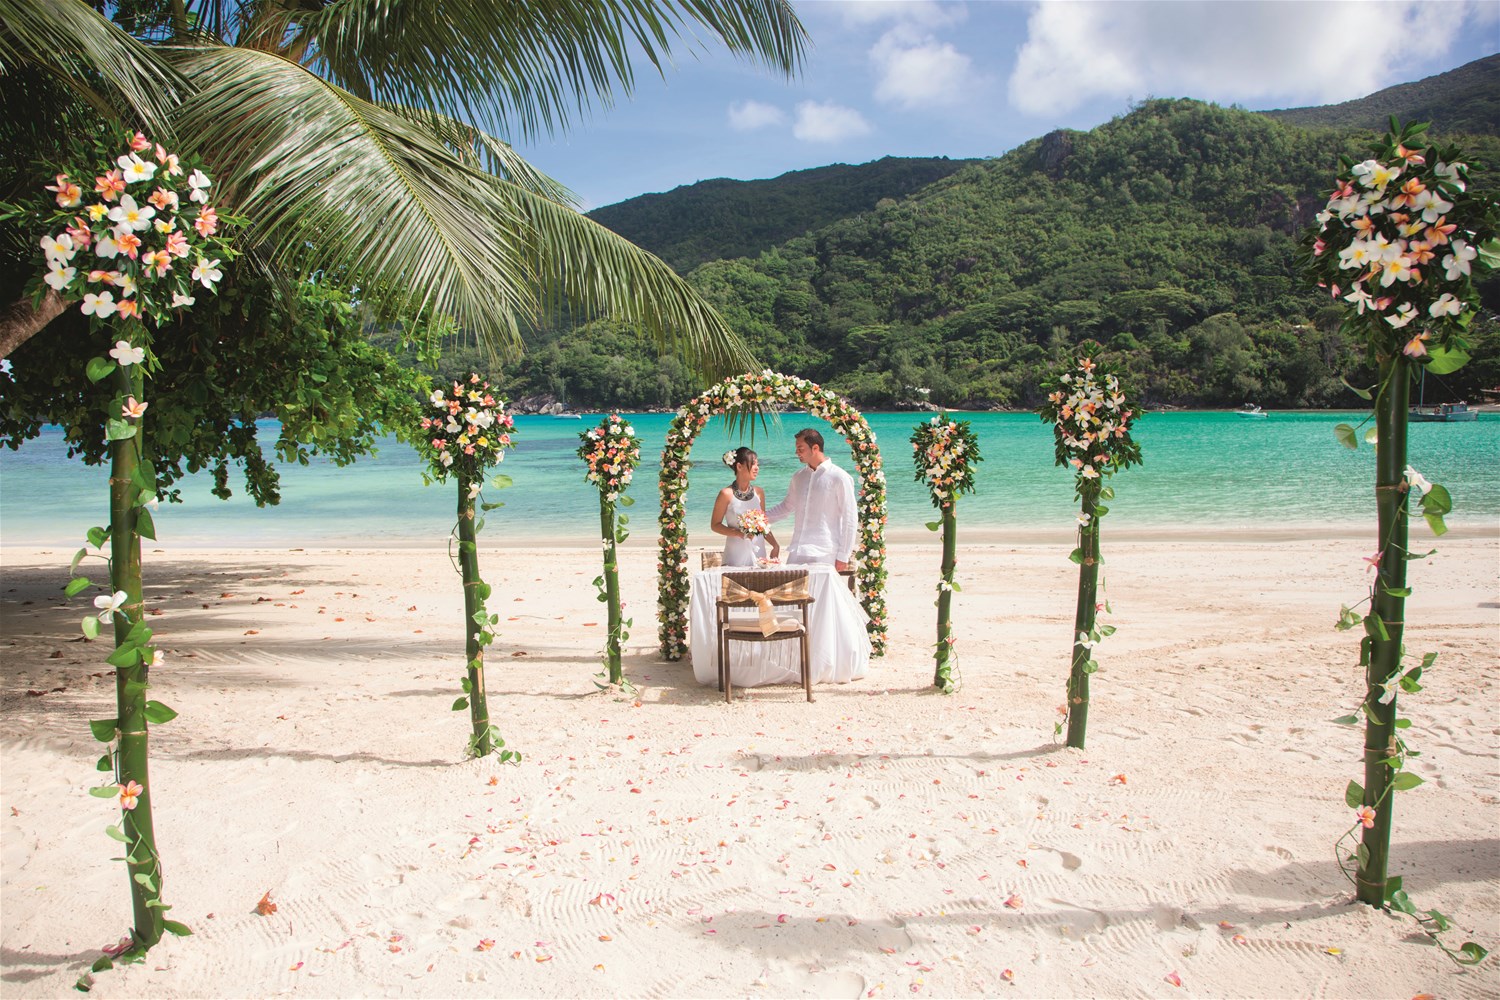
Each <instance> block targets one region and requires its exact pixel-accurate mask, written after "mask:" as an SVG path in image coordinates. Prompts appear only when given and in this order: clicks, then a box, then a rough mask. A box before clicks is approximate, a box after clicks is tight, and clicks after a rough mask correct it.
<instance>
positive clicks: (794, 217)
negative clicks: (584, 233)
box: [588, 156, 974, 274]
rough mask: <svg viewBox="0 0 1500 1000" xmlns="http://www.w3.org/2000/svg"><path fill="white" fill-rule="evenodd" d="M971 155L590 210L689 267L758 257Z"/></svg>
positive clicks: (696, 190) (727, 183)
mask: <svg viewBox="0 0 1500 1000" xmlns="http://www.w3.org/2000/svg"><path fill="white" fill-rule="evenodd" d="M972 162H974V161H973V160H950V159H948V158H947V157H946V156H939V157H931V158H925V159H919V158H903V157H896V156H887V157H886V158H885V159H882V160H875V161H874V162H872V163H861V164H859V165H858V166H850V165H848V164H846V163H835V164H832V165H831V166H827V167H815V168H813V169H811V170H794V171H792V172H790V173H785V174H782V175H781V176H780V177H775V178H772V179H770V180H762V181H733V180H729V179H727V178H723V177H721V178H718V179H716V180H711V181H700V182H699V183H697V184H689V185H684V186H683V187H679V188H675V189H674V190H672V191H668V192H667V193H665V194H647V195H642V196H640V197H639V198H631V199H629V200H628V201H622V202H620V203H618V204H615V205H606V206H604V207H603V208H596V209H594V210H593V211H592V212H589V213H588V215H589V218H591V219H593V220H594V221H595V222H598V223H600V224H601V225H604V226H607V227H609V228H610V229H613V230H614V231H615V232H617V233H619V234H620V235H621V236H623V237H625V238H626V239H628V240H630V242H632V243H634V244H635V245H636V246H638V247H642V248H644V249H646V250H650V251H651V252H652V253H654V254H656V255H657V256H658V257H660V258H661V259H662V260H664V261H666V262H667V263H668V264H670V265H671V266H672V267H674V268H676V269H677V270H678V271H679V272H681V273H683V274H686V273H687V272H688V271H691V270H692V269H693V268H695V267H697V266H698V265H699V264H703V263H706V262H708V261H711V260H721V259H724V258H733V257H753V256H754V255H756V254H758V253H760V252H761V251H763V250H769V249H770V248H771V247H773V246H776V245H777V244H778V243H782V242H785V241H786V240H789V239H791V238H792V237H794V236H801V235H802V234H803V233H806V232H810V231H812V230H814V229H821V228H822V227H823V226H826V225H828V224H829V223H831V222H835V221H837V220H838V219H842V218H844V217H846V216H850V215H854V214H856V213H859V212H866V211H869V210H870V209H873V208H874V207H875V206H876V205H877V204H878V203H879V202H880V201H881V200H883V199H888V198H904V197H906V196H907V195H909V194H911V193H912V192H914V191H917V190H919V189H921V188H924V187H926V186H927V185H928V184H931V183H932V182H934V181H938V180H941V179H942V178H944V177H947V176H948V175H949V174H951V173H953V172H954V171H956V170H958V169H959V168H961V167H963V166H966V165H967V164H969V163H972Z"/></svg>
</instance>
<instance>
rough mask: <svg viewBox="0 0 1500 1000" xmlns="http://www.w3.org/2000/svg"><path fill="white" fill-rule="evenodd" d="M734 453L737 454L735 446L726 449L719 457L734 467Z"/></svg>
mask: <svg viewBox="0 0 1500 1000" xmlns="http://www.w3.org/2000/svg"><path fill="white" fill-rule="evenodd" d="M734 455H735V450H734V449H733V448H731V449H729V450H728V451H726V452H725V453H724V454H722V455H720V456H719V459H720V460H721V461H722V462H723V463H724V464H725V465H727V466H729V467H730V468H731V469H732V468H734Z"/></svg>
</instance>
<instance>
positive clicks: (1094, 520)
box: [1068, 480, 1100, 750]
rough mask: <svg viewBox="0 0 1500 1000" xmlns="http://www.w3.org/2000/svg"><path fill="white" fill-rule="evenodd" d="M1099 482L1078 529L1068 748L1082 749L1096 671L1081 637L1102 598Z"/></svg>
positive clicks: (1086, 495) (1089, 486)
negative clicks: (1098, 510) (1100, 584)
mask: <svg viewBox="0 0 1500 1000" xmlns="http://www.w3.org/2000/svg"><path fill="white" fill-rule="evenodd" d="M1099 491H1100V485H1099V481H1098V480H1090V481H1088V482H1087V483H1086V484H1085V485H1084V487H1083V489H1082V491H1081V494H1080V495H1081V497H1082V499H1083V506H1082V511H1083V514H1084V515H1085V516H1086V517H1087V522H1086V523H1084V524H1081V525H1079V528H1078V556H1079V559H1078V607H1077V610H1076V611H1075V612H1074V614H1073V666H1072V669H1071V671H1070V672H1069V674H1068V746H1070V747H1077V748H1078V749H1080V750H1082V749H1083V745H1084V740H1085V737H1086V730H1087V728H1088V721H1089V674H1091V673H1092V672H1093V670H1092V669H1091V668H1092V665H1093V659H1094V658H1093V649H1092V645H1091V644H1090V645H1086V644H1085V643H1084V641H1083V640H1082V639H1081V638H1080V636H1091V635H1092V634H1093V632H1094V620H1095V615H1096V613H1097V610H1098V608H1097V604H1098V599H1099V562H1100V559H1099V516H1098V513H1097V508H1098V506H1099Z"/></svg>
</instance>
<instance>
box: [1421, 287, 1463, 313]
mask: <svg viewBox="0 0 1500 1000" xmlns="http://www.w3.org/2000/svg"><path fill="white" fill-rule="evenodd" d="M1463 311H1464V304H1463V303H1462V302H1461V301H1459V300H1458V299H1456V298H1454V297H1453V295H1452V294H1451V293H1449V292H1444V293H1443V294H1442V297H1441V298H1439V299H1438V300H1437V301H1436V302H1434V303H1433V304H1432V305H1430V306H1428V307H1427V315H1429V316H1433V317H1437V316H1457V315H1458V314H1459V313H1461V312H1463Z"/></svg>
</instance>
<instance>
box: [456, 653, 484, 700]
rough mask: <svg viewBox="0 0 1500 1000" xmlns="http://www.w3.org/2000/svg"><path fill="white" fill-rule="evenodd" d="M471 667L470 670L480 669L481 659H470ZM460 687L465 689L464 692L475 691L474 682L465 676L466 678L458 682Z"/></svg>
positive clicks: (462, 689)
mask: <svg viewBox="0 0 1500 1000" xmlns="http://www.w3.org/2000/svg"><path fill="white" fill-rule="evenodd" d="M469 669H470V670H478V669H479V661H478V660H470V661H469ZM458 687H459V690H461V691H463V693H464V694H471V693H473V691H474V682H473V681H471V680H469V679H468V678H467V677H465V678H462V679H461V680H460V681H459V682H458Z"/></svg>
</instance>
